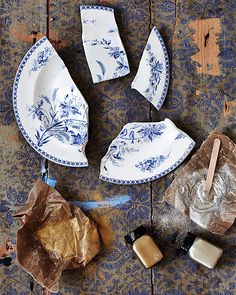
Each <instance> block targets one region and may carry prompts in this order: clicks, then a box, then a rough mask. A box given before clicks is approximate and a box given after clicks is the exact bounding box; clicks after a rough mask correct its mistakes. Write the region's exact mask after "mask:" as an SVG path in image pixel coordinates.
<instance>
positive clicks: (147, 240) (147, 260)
mask: <svg viewBox="0 0 236 295" xmlns="http://www.w3.org/2000/svg"><path fill="white" fill-rule="evenodd" d="M124 238H125V240H126V242H128V243H129V244H131V245H132V247H133V250H134V252H135V253H136V255H137V256H138V258H139V259H140V261H141V262H142V263H143V265H144V266H145V267H146V268H149V267H152V266H153V265H154V264H156V263H157V262H159V261H160V260H161V259H162V258H163V254H162V253H161V251H160V249H159V248H158V246H157V245H156V243H155V242H154V241H153V239H152V238H151V237H150V235H148V234H147V230H146V228H145V227H144V226H143V225H141V226H139V227H138V228H136V229H135V230H134V231H132V232H130V233H129V234H127V235H126V236H125V237H124Z"/></svg>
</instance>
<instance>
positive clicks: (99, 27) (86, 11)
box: [80, 5, 130, 83]
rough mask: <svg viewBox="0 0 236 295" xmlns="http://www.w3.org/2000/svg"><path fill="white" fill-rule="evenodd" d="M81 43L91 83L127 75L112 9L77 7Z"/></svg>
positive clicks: (127, 66)
mask: <svg viewBox="0 0 236 295" xmlns="http://www.w3.org/2000/svg"><path fill="white" fill-rule="evenodd" d="M80 12H81V21H82V28H83V33H82V40H83V46H84V51H85V55H86V59H87V62H88V66H89V69H90V72H91V75H92V79H93V83H98V82H102V81H105V80H110V79H115V78H118V77H122V76H125V75H127V74H128V73H129V72H130V70H129V63H128V59H127V56H126V52H125V49H124V46H123V44H122V41H121V39H120V35H119V31H118V27H117V24H116V20H115V16H114V9H113V8H110V7H104V6H97V5H81V6H80Z"/></svg>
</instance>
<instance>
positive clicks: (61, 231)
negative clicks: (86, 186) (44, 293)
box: [15, 180, 100, 292]
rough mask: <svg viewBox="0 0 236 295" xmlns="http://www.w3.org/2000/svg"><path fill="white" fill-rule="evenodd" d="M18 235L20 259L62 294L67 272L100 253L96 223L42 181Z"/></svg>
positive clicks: (24, 213) (25, 211)
mask: <svg viewBox="0 0 236 295" xmlns="http://www.w3.org/2000/svg"><path fill="white" fill-rule="evenodd" d="M15 217H21V218H22V222H23V224H22V226H21V228H20V229H19V230H18V232H17V258H18V261H19V263H20V265H21V266H22V267H23V268H24V269H25V270H26V271H27V272H28V273H30V274H31V275H32V276H33V277H34V279H35V280H36V281H37V282H38V283H40V284H41V285H42V286H43V287H46V288H48V289H49V290H50V291H51V292H58V291H59V279H60V276H61V272H62V271H63V270H64V269H69V268H70V269H71V268H79V267H84V266H85V265H86V264H87V263H88V262H89V261H90V260H91V259H92V258H93V257H94V256H95V255H96V254H97V253H98V252H99V250H100V240H99V235H98V231H97V228H96V226H95V224H94V223H93V222H92V221H91V220H90V219H89V218H88V217H87V216H86V215H85V214H84V213H83V212H82V211H81V210H80V209H79V208H77V207H76V206H74V205H72V204H70V203H68V202H66V200H65V199H63V197H62V196H61V195H60V194H59V193H58V192H57V191H56V190H55V189H54V188H52V187H50V186H49V185H48V184H46V183H44V182H43V181H41V180H38V181H37V182H36V183H35V185H34V187H33V189H32V190H31V191H30V193H29V197H28V200H27V202H26V203H25V205H24V206H23V208H21V209H20V210H19V211H17V212H16V214H15Z"/></svg>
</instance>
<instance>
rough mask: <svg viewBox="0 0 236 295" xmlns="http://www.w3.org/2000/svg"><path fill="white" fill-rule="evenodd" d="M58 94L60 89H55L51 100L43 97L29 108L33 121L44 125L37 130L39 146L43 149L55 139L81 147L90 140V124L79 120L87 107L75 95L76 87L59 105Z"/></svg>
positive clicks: (71, 89) (72, 88)
mask: <svg viewBox="0 0 236 295" xmlns="http://www.w3.org/2000/svg"><path fill="white" fill-rule="evenodd" d="M57 92H58V88H55V89H54V90H53V94H52V99H51V100H50V99H49V98H48V97H47V96H46V95H41V97H40V100H39V101H38V102H37V103H35V104H34V105H33V106H31V107H30V108H29V114H30V115H31V116H32V118H33V120H35V119H36V118H37V119H38V120H39V121H41V123H42V124H41V126H40V129H39V130H37V129H36V134H35V137H36V139H37V145H38V146H39V147H41V146H43V145H44V144H46V143H48V142H49V141H50V139H51V137H54V138H57V139H58V140H59V141H60V142H63V143H65V142H69V143H70V144H71V145H78V146H80V145H82V144H83V143H85V142H86V141H87V138H88V134H87V125H88V124H87V122H86V121H84V120H81V119H79V118H81V115H82V111H84V110H85V108H86V106H85V104H84V103H83V102H82V101H81V100H80V98H78V97H77V96H76V95H75V93H74V86H71V88H70V93H68V94H66V95H65V97H64V98H63V100H61V101H60V102H59V103H56V97H57ZM78 116H79V118H78Z"/></svg>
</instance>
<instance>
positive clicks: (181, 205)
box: [165, 132, 236, 235]
mask: <svg viewBox="0 0 236 295" xmlns="http://www.w3.org/2000/svg"><path fill="white" fill-rule="evenodd" d="M216 138H219V139H220V141H221V147H220V152H219V155H218V159H217V164H216V169H215V173H214V178H213V183H212V187H211V190H210V191H209V193H207V192H205V191H204V187H205V181H206V176H207V171H208V166H209V162H210V157H211V152H212V147H213V142H214V140H215V139H216ZM165 200H166V201H167V202H168V203H170V204H172V205H173V206H175V208H177V209H178V210H180V211H181V212H183V213H185V214H186V215H187V216H189V217H190V218H191V219H192V220H193V221H194V222H196V223H197V224H198V225H199V226H201V227H202V228H204V229H207V230H209V231H211V232H212V233H215V234H220V235H222V234H224V233H225V231H226V230H227V229H228V228H229V227H230V226H231V225H232V224H233V222H234V219H235V216H236V145H235V143H234V142H233V141H232V140H230V138H228V137H227V136H225V135H224V134H222V133H219V132H213V133H211V134H210V135H209V137H208V138H207V140H206V141H205V142H203V144H202V145H201V147H200V149H199V150H198V151H197V152H196V153H195V154H194V155H193V156H192V158H191V160H190V161H189V162H188V163H187V165H186V166H185V167H184V168H183V169H182V170H181V171H180V172H179V174H178V175H177V176H176V178H175V179H174V181H173V182H172V184H171V185H170V187H169V188H168V189H167V190H166V193H165Z"/></svg>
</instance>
